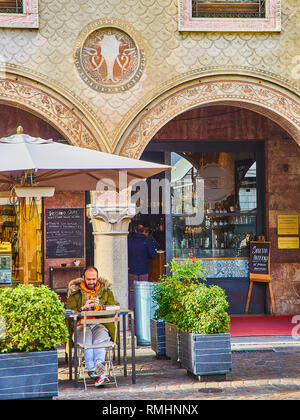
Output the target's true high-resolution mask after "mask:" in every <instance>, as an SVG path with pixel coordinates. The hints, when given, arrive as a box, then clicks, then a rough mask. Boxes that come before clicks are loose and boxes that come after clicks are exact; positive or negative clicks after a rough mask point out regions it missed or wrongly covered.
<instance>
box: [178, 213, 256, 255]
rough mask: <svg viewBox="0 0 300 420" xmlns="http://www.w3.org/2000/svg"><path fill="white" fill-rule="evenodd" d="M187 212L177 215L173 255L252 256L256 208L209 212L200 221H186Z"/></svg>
mask: <svg viewBox="0 0 300 420" xmlns="http://www.w3.org/2000/svg"><path fill="white" fill-rule="evenodd" d="M187 222H188V219H187V217H186V216H184V215H176V216H173V244H172V245H173V257H174V258H189V256H191V255H193V256H194V257H196V258H239V257H248V256H249V248H248V245H249V244H250V240H253V238H254V236H255V232H256V213H255V212H247V213H246V212H232V213H229V212H226V211H217V212H205V214H204V218H203V222H202V223H201V224H199V225H191V224H190V223H189V224H186V223H187Z"/></svg>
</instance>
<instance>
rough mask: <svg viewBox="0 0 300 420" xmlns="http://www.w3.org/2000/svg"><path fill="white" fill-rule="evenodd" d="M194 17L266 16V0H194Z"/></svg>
mask: <svg viewBox="0 0 300 420" xmlns="http://www.w3.org/2000/svg"><path fill="white" fill-rule="evenodd" d="M192 17H193V18H204V17H207V18H264V17H265V0H192Z"/></svg>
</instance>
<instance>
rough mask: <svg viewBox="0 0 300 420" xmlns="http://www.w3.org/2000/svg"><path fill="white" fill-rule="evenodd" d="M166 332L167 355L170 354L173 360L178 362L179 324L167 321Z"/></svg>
mask: <svg viewBox="0 0 300 420" xmlns="http://www.w3.org/2000/svg"><path fill="white" fill-rule="evenodd" d="M165 333H166V356H168V357H169V358H170V359H171V360H172V362H178V361H179V360H178V338H177V325H174V324H171V323H169V322H166V323H165Z"/></svg>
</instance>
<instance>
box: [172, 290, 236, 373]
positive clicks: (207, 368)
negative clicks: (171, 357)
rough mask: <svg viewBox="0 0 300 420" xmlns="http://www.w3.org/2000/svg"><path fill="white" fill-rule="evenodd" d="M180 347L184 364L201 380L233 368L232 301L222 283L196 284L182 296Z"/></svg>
mask: <svg viewBox="0 0 300 420" xmlns="http://www.w3.org/2000/svg"><path fill="white" fill-rule="evenodd" d="M178 305H179V306H180V310H179V316H178V320H177V327H178V330H179V333H178V348H179V359H180V363H181V366H182V367H184V368H186V369H187V371H188V372H190V373H192V374H193V375H196V376H198V377H200V380H210V379H213V380H216V379H217V377H219V376H220V375H222V376H221V377H223V378H224V376H225V377H226V374H227V373H229V372H230V371H231V366H232V362H231V344H230V334H229V333H228V331H229V327H230V318H229V315H228V314H227V312H226V309H227V308H228V302H227V300H226V296H225V292H224V290H223V289H221V288H220V287H219V286H210V287H207V286H206V285H205V284H203V283H199V284H194V285H193V286H192V287H190V288H189V289H188V290H187V291H186V293H185V294H184V295H182V296H179V298H178Z"/></svg>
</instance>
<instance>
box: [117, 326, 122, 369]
mask: <svg viewBox="0 0 300 420" xmlns="http://www.w3.org/2000/svg"><path fill="white" fill-rule="evenodd" d="M117 328H118V329H117V334H118V365H120V364H121V343H120V339H121V338H120V337H121V334H120V323H119V322H118V327H117Z"/></svg>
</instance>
